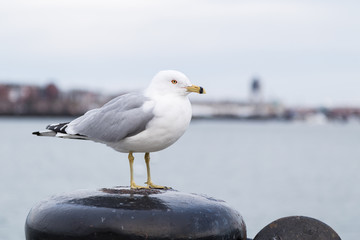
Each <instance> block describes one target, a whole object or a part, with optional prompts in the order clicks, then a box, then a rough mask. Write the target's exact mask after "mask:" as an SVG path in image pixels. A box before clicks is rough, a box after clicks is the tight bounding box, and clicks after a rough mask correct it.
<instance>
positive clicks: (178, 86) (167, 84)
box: [147, 70, 206, 96]
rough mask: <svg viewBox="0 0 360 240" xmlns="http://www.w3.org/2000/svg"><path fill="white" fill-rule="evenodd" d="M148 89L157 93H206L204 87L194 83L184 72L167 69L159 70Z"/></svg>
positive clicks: (184, 94)
mask: <svg viewBox="0 0 360 240" xmlns="http://www.w3.org/2000/svg"><path fill="white" fill-rule="evenodd" d="M147 91H149V92H150V93H156V94H161V95H165V94H176V95H183V96H186V95H188V94H189V93H190V92H197V93H200V94H204V93H206V92H205V90H204V89H203V88H202V87H198V86H195V85H192V84H191V82H190V80H189V78H188V77H186V76H185V74H183V73H182V72H179V71H175V70H165V71H160V72H158V73H157V74H156V75H155V76H154V78H153V79H152V81H151V83H150V85H149V87H148V89H147Z"/></svg>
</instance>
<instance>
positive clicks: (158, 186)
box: [145, 182, 171, 189]
mask: <svg viewBox="0 0 360 240" xmlns="http://www.w3.org/2000/svg"><path fill="white" fill-rule="evenodd" d="M145 184H147V186H148V188H154V189H171V187H166V186H160V185H156V184H154V183H152V182H145Z"/></svg>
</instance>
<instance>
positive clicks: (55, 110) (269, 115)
mask: <svg viewBox="0 0 360 240" xmlns="http://www.w3.org/2000/svg"><path fill="white" fill-rule="evenodd" d="M125 93H126V92H119V93H118V94H116V95H109V94H101V93H96V92H93V91H87V90H69V91H61V90H60V89H59V88H58V87H57V86H56V85H55V84H53V83H49V84H47V85H44V86H37V85H22V84H0V116H13V117H16V116H19V117H70V116H71V117H76V116H80V115H82V114H84V113H85V112H86V111H88V110H90V109H93V108H97V107H101V106H102V105H103V104H105V103H106V102H108V101H109V100H111V99H112V98H114V97H116V96H119V95H122V94H125ZM192 106H193V118H194V119H234V120H244V121H253V120H259V121H269V120H271V121H274V120H275V121H306V122H310V123H325V122H329V121H331V122H341V123H346V122H353V121H355V122H359V123H360V106H359V107H354V106H337V107H323V106H314V107H291V106H286V105H285V104H284V103H280V102H276V101H274V102H271V101H270V102H267V101H263V100H262V99H254V98H252V99H249V100H248V101H240V100H232V101H230V100H218V101H199V100H197V101H192Z"/></svg>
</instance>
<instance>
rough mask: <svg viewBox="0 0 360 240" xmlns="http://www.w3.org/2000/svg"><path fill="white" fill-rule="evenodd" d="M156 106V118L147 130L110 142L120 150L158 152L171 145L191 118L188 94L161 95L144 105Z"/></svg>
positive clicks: (186, 126) (182, 132)
mask: <svg viewBox="0 0 360 240" xmlns="http://www.w3.org/2000/svg"><path fill="white" fill-rule="evenodd" d="M152 106H153V107H154V108H153V112H154V115H155V116H154V118H153V119H152V120H151V121H150V122H149V123H148V124H147V126H146V130H145V131H143V132H141V133H139V134H137V135H134V136H132V137H128V138H125V139H123V140H121V141H120V142H118V143H114V144H109V146H111V147H113V148H114V149H115V150H117V151H120V152H129V151H132V152H156V151H160V150H162V149H164V148H167V147H169V146H170V145H172V144H173V143H174V142H176V141H177V140H178V139H179V138H180V137H181V136H182V135H183V134H184V133H185V131H186V129H187V128H188V126H189V123H190V120H191V115H192V111H191V104H190V101H189V99H188V97H187V96H173V95H168V96H160V97H157V98H155V99H153V102H152V103H148V104H146V105H145V106H144V107H145V108H146V107H152Z"/></svg>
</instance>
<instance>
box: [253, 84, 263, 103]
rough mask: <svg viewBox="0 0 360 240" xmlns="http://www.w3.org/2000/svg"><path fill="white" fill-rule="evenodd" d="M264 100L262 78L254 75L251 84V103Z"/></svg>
mask: <svg viewBox="0 0 360 240" xmlns="http://www.w3.org/2000/svg"><path fill="white" fill-rule="evenodd" d="M262 102H263V96H262V86H261V82H260V79H259V78H257V77H254V78H253V79H252V80H251V84H250V103H252V104H261V103H262Z"/></svg>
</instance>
